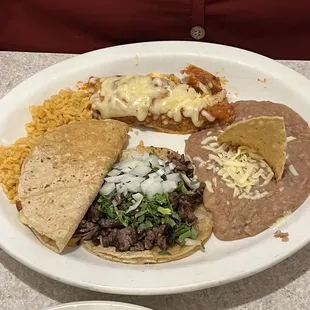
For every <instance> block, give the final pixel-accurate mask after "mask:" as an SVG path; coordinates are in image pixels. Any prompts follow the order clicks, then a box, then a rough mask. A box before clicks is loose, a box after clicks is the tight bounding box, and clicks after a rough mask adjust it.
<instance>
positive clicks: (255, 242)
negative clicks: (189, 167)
mask: <svg viewBox="0 0 310 310" xmlns="http://www.w3.org/2000/svg"><path fill="white" fill-rule="evenodd" d="M187 63H192V64H195V65H197V66H199V67H202V68H205V69H206V70H208V71H210V72H212V73H213V74H216V75H218V76H220V77H222V81H223V84H225V89H226V90H227V92H228V99H229V101H232V102H233V101H237V100H242V99H243V100H270V101H273V102H281V103H283V104H285V105H287V106H289V107H291V108H293V109H294V110H295V111H296V112H297V113H299V114H300V115H302V116H303V117H304V119H305V120H306V121H307V122H308V123H309V121H310V117H309V109H310V102H309V99H308V98H310V90H309V89H310V87H309V86H310V82H309V81H308V80H307V79H306V78H304V77H303V76H301V75H299V74H297V73H296V72H294V71H292V70H290V69H288V68H286V67H284V66H282V65H280V64H279V63H277V62H275V61H273V60H270V59H268V58H265V57H263V56H260V55H257V54H253V53H250V52H247V51H243V50H239V49H235V48H231V47H225V46H220V45H212V44H202V43H187V42H152V43H143V44H134V45H127V46H119V47H115V48H109V49H104V50H99V51H95V52H91V53H88V54H85V55H81V56H78V57H75V58H72V59H70V60H67V61H64V62H62V63H60V64H57V65H55V66H53V67H50V68H48V69H46V70H43V71H41V72H40V73H38V74H36V75H35V76H33V77H31V78H30V79H28V80H26V81H25V82H23V83H22V84H20V85H19V86H17V87H16V88H15V89H14V90H12V91H11V92H10V93H9V94H8V95H7V96H6V97H4V98H3V99H2V100H1V102H0V124H1V125H0V138H1V144H9V143H12V142H13V141H14V140H16V139H17V138H19V137H21V136H23V135H24V134H25V132H24V124H26V123H28V122H29V121H30V113H29V112H28V107H29V105H33V104H35V105H39V104H41V102H42V101H43V100H44V99H46V98H48V97H50V96H51V95H53V94H55V93H57V92H58V91H59V90H60V89H62V88H66V87H71V88H74V87H75V85H76V82H77V81H80V80H82V81H86V80H87V79H88V78H89V77H90V76H111V75H115V74H128V73H139V74H147V73H149V72H166V73H175V74H176V75H179V74H178V72H179V71H180V69H182V68H184V67H185V66H186V64H187ZM187 138H188V135H171V134H165V133H159V132H155V131H150V130H146V129H144V128H143V129H136V128H135V129H134V130H133V131H132V132H130V140H129V145H128V147H135V146H137V145H138V143H139V142H140V141H141V140H143V141H144V143H145V144H146V145H149V144H152V145H155V146H160V147H167V148H171V149H173V150H175V151H178V152H180V153H184V146H185V139H187ZM0 205H1V208H0V225H1V232H2V234H1V236H0V244H1V247H2V248H3V249H4V250H5V251H7V252H8V253H9V254H10V255H11V256H13V257H14V258H16V259H17V260H18V261H20V262H21V263H23V264H25V265H26V266H28V267H30V268H32V269H34V270H36V271H38V272H40V273H42V274H44V275H46V276H49V277H52V278H54V279H56V280H59V281H62V282H65V283H68V284H71V285H75V286H79V287H83V288H87V289H91V290H97V291H103V292H109V293H118V294H137V295H148V294H170V293H180V292H185V291H192V290H197V289H202V288H207V287H212V286H216V285H220V284H223V283H227V282H231V281H235V280H237V279H240V278H243V277H246V276H249V275H252V274H254V273H257V272H259V271H262V270H264V269H266V268H269V267H271V266H272V265H274V264H276V263H278V262H279V261H281V260H283V259H285V258H286V257H288V256H290V255H292V254H293V253H294V252H296V251H297V250H299V249H300V248H301V247H303V246H305V245H306V244H307V243H308V242H309V241H310V237H309V233H307V232H309V228H308V227H309V226H308V222H309V218H310V211H309V199H308V200H307V201H306V202H305V203H304V204H303V205H302V206H301V207H300V208H299V209H298V210H297V211H296V212H294V214H293V215H291V216H290V217H289V218H288V219H287V220H286V221H285V222H284V223H281V224H280V227H273V228H270V229H268V230H266V231H264V232H262V233H260V234H258V235H257V236H255V237H252V238H246V239H241V240H237V241H229V242H227V241H226V242H224V241H220V240H218V239H216V238H215V237H214V236H212V237H211V238H210V240H209V241H208V243H207V244H206V250H205V252H197V253H195V255H192V256H190V257H187V258H184V259H182V260H179V261H175V262H171V263H166V264H160V265H125V264H120V263H115V262H109V261H105V260H101V259H100V258H98V257H96V256H93V255H90V254H89V253H88V252H87V251H86V250H84V249H83V248H78V249H75V250H72V249H70V248H69V249H67V250H65V251H64V252H63V253H62V254H61V255H59V254H56V253H54V252H51V251H50V250H48V249H47V248H45V247H43V246H42V245H41V244H40V243H39V242H38V241H37V239H36V238H35V237H34V236H33V234H32V233H31V232H30V230H29V229H27V228H26V227H24V226H22V225H21V224H20V222H19V219H18V216H17V213H16V209H15V207H14V206H12V205H10V204H9V203H8V202H7V199H6V197H5V195H4V194H3V193H2V192H1V193H0ZM277 229H281V230H283V231H288V232H289V234H290V240H289V242H281V241H279V239H276V238H274V237H273V234H274V232H275V231H276V230H277Z"/></svg>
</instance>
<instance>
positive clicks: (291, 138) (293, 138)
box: [286, 136, 296, 142]
mask: <svg viewBox="0 0 310 310" xmlns="http://www.w3.org/2000/svg"><path fill="white" fill-rule="evenodd" d="M295 139H296V138H295V137H293V136H289V137H287V138H286V142H291V141H293V140H295Z"/></svg>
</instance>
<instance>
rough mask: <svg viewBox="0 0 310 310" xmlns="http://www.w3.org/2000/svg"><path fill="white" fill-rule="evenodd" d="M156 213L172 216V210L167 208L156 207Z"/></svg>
mask: <svg viewBox="0 0 310 310" xmlns="http://www.w3.org/2000/svg"><path fill="white" fill-rule="evenodd" d="M157 211H158V212H159V213H161V214H163V215H171V214H172V210H171V209H169V208H163V207H158V208H157Z"/></svg>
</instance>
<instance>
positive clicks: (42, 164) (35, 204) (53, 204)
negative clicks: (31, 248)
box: [18, 120, 129, 253]
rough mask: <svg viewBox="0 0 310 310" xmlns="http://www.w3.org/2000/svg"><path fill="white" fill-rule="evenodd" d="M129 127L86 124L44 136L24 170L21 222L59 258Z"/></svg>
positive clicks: (115, 123) (114, 123) (111, 122)
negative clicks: (58, 255) (58, 254)
mask: <svg viewBox="0 0 310 310" xmlns="http://www.w3.org/2000/svg"><path fill="white" fill-rule="evenodd" d="M128 130H129V128H128V126H127V125H126V124H125V123H121V122H119V121H115V120H104V121H96V120H88V121H81V122H76V123H71V124H69V125H64V126H62V127H59V128H57V129H56V130H54V131H51V132H48V133H46V134H45V135H44V136H43V137H42V138H41V140H40V141H39V143H38V145H37V146H36V147H35V148H34V150H33V151H32V153H31V154H30V156H29V157H28V158H27V159H26V161H25V162H24V164H23V167H22V171H21V177H20V180H19V187H18V193H19V197H20V201H21V204H22V210H21V211H20V220H21V221H22V222H23V223H24V224H26V225H27V226H29V228H30V229H31V230H32V231H33V233H34V234H35V235H36V236H37V237H38V239H39V240H40V241H41V242H42V243H43V244H44V245H45V246H46V247H48V248H49V249H51V250H53V251H55V252H57V253H61V252H62V251H63V249H64V248H65V246H66V245H67V243H68V241H69V240H70V238H71V237H72V235H73V234H74V232H75V230H76V228H77V227H78V225H79V223H80V222H81V220H82V219H83V217H84V215H85V214H86V212H87V210H88V208H89V206H90V205H91V203H92V202H93V200H94V199H95V197H96V195H97V193H98V191H99V189H100V187H101V185H102V183H103V179H104V177H105V175H106V174H107V172H108V171H109V169H110V168H111V166H112V165H113V163H114V162H115V161H116V160H117V158H118V156H119V154H120V152H121V150H122V148H123V146H124V144H125V142H126V141H127V133H128Z"/></svg>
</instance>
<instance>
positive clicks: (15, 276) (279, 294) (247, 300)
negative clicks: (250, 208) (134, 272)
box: [0, 52, 310, 310]
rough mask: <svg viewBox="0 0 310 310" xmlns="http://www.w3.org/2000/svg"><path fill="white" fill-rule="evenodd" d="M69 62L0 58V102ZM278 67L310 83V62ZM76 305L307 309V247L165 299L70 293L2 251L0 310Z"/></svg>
mask: <svg viewBox="0 0 310 310" xmlns="http://www.w3.org/2000/svg"><path fill="white" fill-rule="evenodd" d="M72 56H73V55H63V54H40V53H14V52H0V81H1V82H0V98H2V97H3V96H4V95H5V94H6V93H7V92H9V91H10V90H11V89H12V88H13V87H15V86H16V85H17V84H19V83H20V82H22V81H23V80H25V79H26V78H28V77H29V76H31V75H33V74H34V73H36V72H38V71H40V70H42V69H44V68H46V67H48V66H51V65H53V64H55V63H57V62H60V61H62V60H65V59H67V58H70V57H72ZM281 63H283V64H284V65H286V66H288V67H291V68H293V69H295V70H296V71H298V72H300V73H301V74H303V75H305V76H306V77H308V78H310V62H307V61H281ZM309 225H310V223H309ZM1 233H5V232H1ZM80 300H116V301H122V302H129V303H134V304H139V305H143V306H146V307H150V308H152V309H154V310H172V309H173V310H224V309H225V310H226V309H227V310H228V309H229V310H240V309H248V310H254V309H255V310H293V309H294V310H303V309H310V244H309V245H308V246H306V247H305V248H303V249H302V250H300V251H299V252H298V253H296V254H295V255H293V256H292V257H290V258H288V259H287V260H285V261H284V262H282V263H280V264H278V265H277V266H275V267H273V268H271V269H268V270H266V271H264V272H261V273H259V274H257V275H254V276H251V277H249V278H247V279H244V280H240V281H237V282H235V283H231V284H227V285H223V286H220V287H216V288H211V289H207V290H204V291H199V292H193V293H185V294H180V295H169V296H120V295H109V294H101V293H97V292H91V291H86V290H83V289H79V288H75V287H71V286H68V285H66V284H62V283H59V282H56V281H54V280H51V279H49V278H46V277H45V276H42V275H40V274H38V273H36V272H34V271H32V270H30V269H29V268H27V267H24V266H23V265H21V264H20V263H18V262H17V261H16V260H14V259H13V258H11V257H9V256H8V255H7V254H6V253H4V252H3V251H2V250H0V309H1V310H15V309H16V310H17V309H18V310H26V309H27V310H39V309H42V308H45V307H48V306H52V305H56V304H60V303H66V302H72V301H80Z"/></svg>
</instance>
